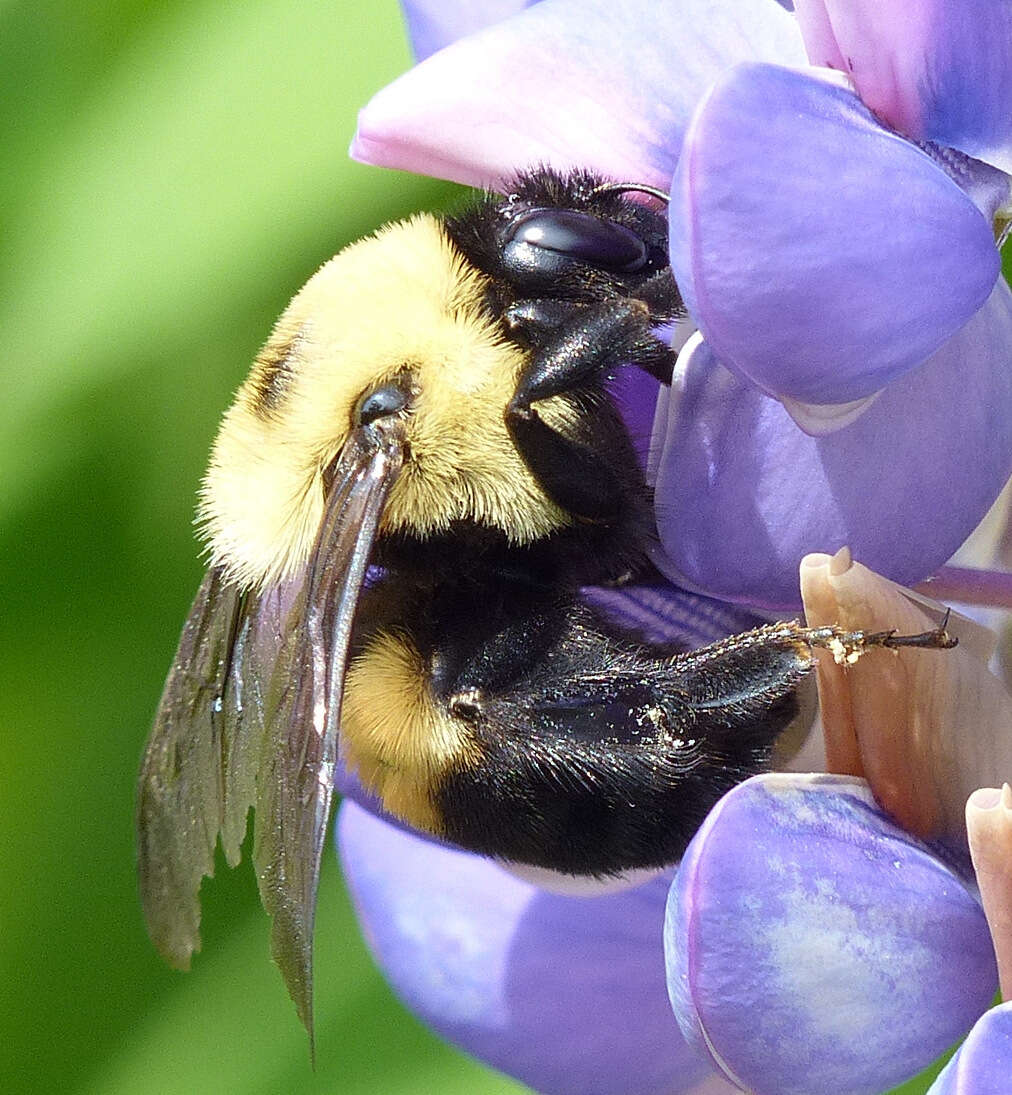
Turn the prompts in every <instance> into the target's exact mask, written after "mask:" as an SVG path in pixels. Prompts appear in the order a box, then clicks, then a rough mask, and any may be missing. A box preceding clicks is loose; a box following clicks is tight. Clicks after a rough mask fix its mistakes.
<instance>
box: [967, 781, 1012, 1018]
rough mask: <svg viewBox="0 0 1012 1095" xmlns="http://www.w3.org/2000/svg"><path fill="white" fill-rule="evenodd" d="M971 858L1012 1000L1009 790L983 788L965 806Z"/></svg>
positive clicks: (1002, 981)
mask: <svg viewBox="0 0 1012 1095" xmlns="http://www.w3.org/2000/svg"><path fill="white" fill-rule="evenodd" d="M966 828H967V832H968V833H969V835H970V855H971V856H972V857H973V867H974V870H975V871H976V872H977V885H978V886H979V887H980V899H981V902H982V904H983V905H984V915H985V916H986V917H987V923H988V927H989V928H990V929H991V939H992V941H993V942H994V949H995V954H996V955H997V958H998V980H999V982H1000V984H1001V994H1002V996H1003V997H1004V998H1005V1000H1012V788H1010V787H1009V785H1008V784H1007V783H1006V784H1005V785H1004V786H1003V787H1002V788H1001V789H998V788H997V787H982V788H980V790H977V791H974V792H973V794H972V795H970V797H969V799H968V800H967V803H966Z"/></svg>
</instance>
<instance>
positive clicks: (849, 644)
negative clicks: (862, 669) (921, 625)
mask: <svg viewBox="0 0 1012 1095" xmlns="http://www.w3.org/2000/svg"><path fill="white" fill-rule="evenodd" d="M947 619H948V614H946V620H947ZM796 634H797V636H798V638H799V639H801V640H802V642H805V643H807V644H808V645H809V646H810V647H813V648H818V649H822V650H828V651H829V652H830V653H831V654H832V655H833V658H834V660H835V661H836V662H837V663H838V664H839V665H852V664H853V663H854V662H856V661H857V660H858V658H860V657H861V655H862V654H864V653H866V652H867V651H868V650H870V649H872V648H873V647H883V648H884V649H886V650H898V649H899V648H900V647H904V646H911V647H918V648H920V649H923V650H951V649H952V648H953V647H954V646H958V645H959V640H958V639H957V638H955V637H954V636H952V635H950V634H949V633H948V632H947V631H946V630H945V621H943V622H942V624H941V626H939V627H935V628H932V629H931V630H930V631H921V632H919V633H918V634H916V635H897V634H896V631H895V629H894V630H891V631H846V630H844V629H843V628H841V627H831V626H830V627H798V628H797V630H796Z"/></svg>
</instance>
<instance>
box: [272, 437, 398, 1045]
mask: <svg viewBox="0 0 1012 1095" xmlns="http://www.w3.org/2000/svg"><path fill="white" fill-rule="evenodd" d="M401 444H402V435H401V432H400V427H399V423H397V422H396V420H395V421H394V422H393V423H382V424H381V423H379V422H377V423H374V424H372V425H371V426H369V427H364V428H363V429H361V430H359V431H356V432H355V433H354V434H353V435H352V437H351V438H350V439H349V441H348V443H347V444H346V446H345V448H344V450H343V452H342V454H341V457H340V459H339V461H338V463H337V467H336V469H335V475H334V480H333V484H332V486H331V488H330V493H329V495H328V499H327V510H326V514H325V516H324V520H323V523H322V525H321V527H320V531H319V534H318V536H317V542H316V547H315V550H314V553H313V559H312V562H311V566H310V574H309V579H308V581H307V583H306V584H305V585H304V586H303V589H302V593H301V596H300V597H299V598H297V601H296V604H295V606H294V608H293V612H295V613H301V614H302V619H303V620H304V621H305V623H304V626H303V627H300V628H298V629H292V628H283V629H282V630H283V632H284V636H285V637H284V639H283V642H282V644H281V648H280V650H279V655H278V658H277V662H276V667H275V672H274V674H273V676H272V677H271V680H270V684H269V686H268V689H267V692H266V694H265V696H264V713H265V717H266V722H267V726H268V728H269V729H268V732H267V734H266V736H265V749H264V753H263V756H262V762H261V768H260V773H259V776H258V786H257V812H256V822H255V827H254V849H253V858H254V862H255V864H256V870H257V879H258V881H259V884H260V896H261V899H262V900H263V903H264V907H265V908H266V909H267V911H268V912H269V913H270V914H271V916H272V918H273V920H274V926H273V932H272V936H271V943H272V948H271V949H272V952H273V954H274V959H275V961H276V962H277V963H278V966H279V967H280V969H281V973H282V975H283V976H284V978H285V983H286V984H287V985H288V990H289V992H290V993H291V995H292V999H293V1000H294V1001H295V1006H296V1008H297V1009H298V1012H299V1016H300V1017H301V1019H302V1021H303V1022H304V1023H305V1025H306V1029H307V1030H308V1031H309V1035H310V1039H312V1036H313V1020H312V995H313V981H312V962H313V923H314V919H315V911H316V891H317V887H318V884H319V877H320V860H321V856H322V853H323V843H324V837H325V834H326V829H327V820H328V818H329V815H330V804H331V797H332V794H333V784H334V768H335V765H336V763H337V727H338V723H339V719H340V705H341V693H342V689H343V682H344V673H345V667H346V664H347V658H348V646H349V641H350V639H351V629H352V624H353V621H354V615H355V606H356V604H357V602H358V598H359V594H360V592H361V589H362V583H363V580H364V578H365V572H366V568H367V566H368V562H369V555H370V552H371V549H372V543H373V539H374V537H375V533H376V528H377V525H378V523H379V519H380V516H381V514H382V510H383V504H384V502H385V500H386V496H387V492H388V490H389V488H390V485H391V484H392V482H393V479H394V478H395V477H396V474H397V472H398V471H399V470H400V467H401V461H402V451H401Z"/></svg>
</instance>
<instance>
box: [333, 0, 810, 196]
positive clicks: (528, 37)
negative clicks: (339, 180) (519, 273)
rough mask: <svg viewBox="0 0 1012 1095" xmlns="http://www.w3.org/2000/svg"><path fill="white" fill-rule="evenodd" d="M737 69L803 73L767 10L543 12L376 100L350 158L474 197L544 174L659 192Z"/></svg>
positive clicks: (565, 0)
mask: <svg viewBox="0 0 1012 1095" xmlns="http://www.w3.org/2000/svg"><path fill="white" fill-rule="evenodd" d="M745 60H768V61H773V62H777V63H781V64H804V48H803V46H802V43H801V35H800V32H799V31H798V28H797V24H796V23H795V21H794V18H793V16H791V15H790V14H789V13H788V12H786V11H784V10H783V8H781V7H780V5H779V4H775V3H773V2H772V0H733V2H732V0H723V2H715V0H670V2H669V3H666V4H657V3H654V2H650V0H623V2H622V3H616V2H615V0H543V2H542V3H540V4H536V5H535V6H533V7H531V8H528V9H527V10H525V11H522V12H520V13H519V14H518V15H516V16H514V17H512V18H510V19H506V20H504V21H503V22H500V23H497V24H495V25H494V26H491V27H488V28H487V29H485V30H483V31H480V32H479V33H477V34H474V35H471V36H469V37H467V38H463V39H461V40H460V41H457V42H455V43H453V44H452V45H451V46H449V47H447V48H446V49H444V50H441V51H440V52H439V53H437V54H435V55H434V56H432V57H430V58H429V59H428V60H426V61H424V62H423V63H422V64H420V65H418V66H416V67H415V68H413V69H411V71H410V72H408V73H406V74H405V75H404V76H402V77H401V78H400V79H399V80H396V81H395V82H394V83H393V84H391V85H389V86H388V87H386V88H385V89H384V90H383V91H381V92H379V94H378V95H376V96H375V98H374V99H373V100H372V101H371V102H370V103H369V104H368V105H367V106H366V107H365V109H364V110H363V111H362V113H361V114H360V116H359V129H358V133H357V135H356V137H355V140H354V142H353V143H352V147H351V154H352V156H353V157H354V158H355V159H359V160H362V161H364V162H366V163H372V164H377V165H379V166H382V167H396V168H400V169H402V170H406V171H415V172H418V173H419V174H424V175H436V176H440V177H443V178H448V179H453V180H455V181H457V182H463V183H469V184H472V185H493V186H494V185H495V184H496V183H497V182H499V181H500V180H502V179H504V178H508V177H510V176H512V175H514V174H515V173H516V172H517V171H518V170H519V169H521V168H525V167H530V166H532V165H535V164H538V163H544V164H549V165H551V166H553V167H556V168H561V169H568V168H572V167H583V168H590V169H593V170H595V171H598V172H600V173H601V174H603V175H605V176H609V177H616V178H621V179H623V180H634V181H636V182H641V183H651V184H654V185H657V186H661V187H667V186H668V184H669V183H670V181H671V176H672V175H673V173H674V165H675V162H676V160H677V157H678V151H679V148H680V145H681V138H682V134H683V132H684V131H685V128H686V126H687V124H688V121H689V117H690V116H691V114H692V111H693V109H694V108H695V105H696V103H697V101H698V100H699V97H700V96H701V95H702V93H703V92H704V91H705V90H706V88H707V87H708V86H709V85H710V83H712V81H713V80H714V79H715V77H716V76H717V75H718V74H719V73H720V72H722V71H723V70H724V69H725V68H727V67H729V66H730V65H732V64H735V63H736V62H738V61H745Z"/></svg>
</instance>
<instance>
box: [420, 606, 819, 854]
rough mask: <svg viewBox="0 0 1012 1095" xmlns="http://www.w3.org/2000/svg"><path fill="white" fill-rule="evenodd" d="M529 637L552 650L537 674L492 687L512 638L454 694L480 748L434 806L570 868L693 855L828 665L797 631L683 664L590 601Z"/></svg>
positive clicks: (492, 845)
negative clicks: (625, 630)
mask: <svg viewBox="0 0 1012 1095" xmlns="http://www.w3.org/2000/svg"><path fill="white" fill-rule="evenodd" d="M512 630H513V629H510V633H512ZM522 630H523V632H524V634H526V635H528V636H530V635H531V633H532V632H533V633H534V634H535V635H536V636H537V637H538V638H539V639H540V640H542V647H545V648H544V649H541V651H540V656H539V658H538V660H537V663H536V664H535V665H533V666H527V667H525V669H524V670H523V671H522V672H521V673H519V674H518V675H517V676H515V677H513V679H512V680H508V681H505V680H502V679H498V680H495V681H493V680H492V679H491V678H489V677H488V676H487V674H488V672H489V671H488V669H487V668H486V667H487V666H495V667H496V672H497V673H501V672H502V666H503V659H505V660H506V662H507V664H508V661H509V657H510V647H509V643H508V642H507V643H506V645H505V647H504V646H503V638H502V637H503V636H505V635H507V632H500V633H499V635H497V636H495V637H494V638H492V639H491V640H489V642H488V643H487V644H474V645H472V647H471V650H472V653H470V654H469V655H468V656H467V657H466V662H467V664H466V665H464V666H461V667H460V671H459V674H458V675H457V676H456V680H455V681H454V685H453V689H452V692H451V694H450V695H447V696H446V697H445V699H444V700H443V702H446V703H448V706H449V708H450V710H451V713H452V714H453V715H454V716H455V717H456V718H458V719H461V720H463V723H464V724H466V726H467V728H468V730H467V732H468V734H469V735H470V739H471V741H472V743H473V748H472V751H471V753H470V756H469V759H468V761H467V762H466V763H461V764H458V765H454V766H453V767H452V769H451V770H450V771H447V772H445V773H444V774H443V776H442V778H441V779H440V780H439V781H438V788H437V789H436V791H435V801H436V803H437V808H438V811H439V815H440V817H441V819H442V823H443V835H444V836H446V837H447V838H448V839H449V840H451V841H453V842H455V843H458V844H461V845H464V846H466V847H469V848H472V849H474V850H476V851H479V852H483V853H485V854H489V855H494V856H499V857H501V858H504V859H509V860H515V861H518V862H523V863H532V864H534V865H537V866H543V867H549V868H552V869H554V870H559V871H563V872H566V873H570V874H593V875H608V874H615V873H620V872H622V871H625V870H629V869H632V868H638V867H650V866H660V865H663V864H668V863H673V862H675V861H676V860H678V859H679V858H680V857H681V855H682V854H683V852H684V850H685V847H686V845H687V844H688V842H689V840H691V838H692V836H693V835H694V834H695V832H696V830H697V829H698V827H699V826H700V824H702V822H703V819H704V818H705V817H706V815H707V813H708V811H709V810H710V809H711V808H712V806H713V805H714V803H715V802H716V801H717V800H718V799H719V798H720V797H721V796H722V795H723V794H724V793H726V792H727V791H729V790H730V789H731V788H732V787H733V786H735V785H736V784H738V783H740V782H741V781H742V780H744V779H747V778H748V777H749V776H751V775H755V774H756V773H758V772H761V771H764V770H765V769H766V768H767V767H768V765H769V759H770V754H771V751H772V748H773V745H774V744H775V742H776V740H777V739H778V737H779V736H780V734H781V733H782V732H783V731H784V730H785V729H786V728H787V726H788V725H789V724H790V722H791V720H792V719H793V717H794V715H795V713H796V711H797V699H796V689H797V687H798V685H799V683H800V682H801V680H803V679H804V678H805V677H806V676H807V675H808V674H809V673H810V672H811V669H812V664H813V659H812V655H811V652H810V650H809V649H808V647H807V646H806V645H805V643H804V642H802V641H800V640H799V638H798V637H797V636H796V635H795V634H794V633H793V632H792V631H790V630H789V629H787V628H784V627H768V628H761V629H759V630H758V631H753V632H747V633H745V634H743V635H734V636H731V637H730V638H728V639H725V640H723V641H722V642H720V643H716V644H713V645H712V646H710V647H705V648H703V649H701V650H697V651H693V652H691V653H687V654H681V655H676V656H674V657H670V656H665V655H663V654H662V653H661V652H659V651H656V650H654V649H652V648H650V647H647V646H641V645H633V644H631V643H629V642H628V641H626V640H622V639H620V638H616V637H615V635H614V634H613V633H611V632H610V631H609V630H608V629H607V627H605V626H601V625H600V624H599V623H598V622H597V621H596V620H595V619H594V618H593V617H592V616H590V614H587V613H581V612H580V611H579V610H578V609H577V608H575V607H570V608H568V609H566V608H563V607H556V608H555V609H554V610H553V612H552V613H546V614H544V616H543V617H541V618H540V619H539V617H538V615H537V614H533V613H532V614H529V615H528V616H527V617H526V619H525V623H524V627H523V628H522ZM546 644H547V646H546ZM493 655H496V656H494V657H493Z"/></svg>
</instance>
